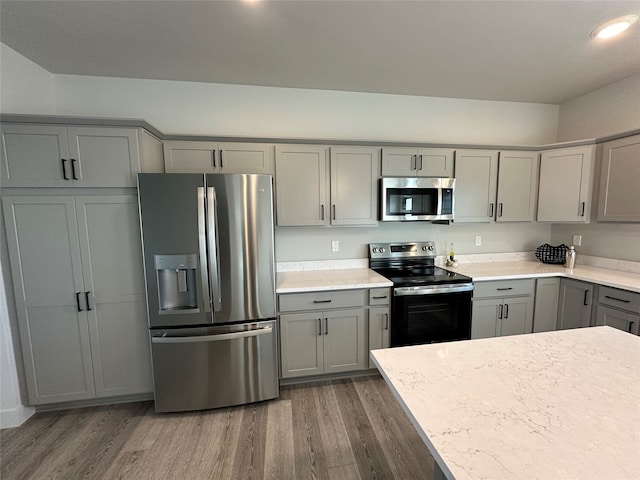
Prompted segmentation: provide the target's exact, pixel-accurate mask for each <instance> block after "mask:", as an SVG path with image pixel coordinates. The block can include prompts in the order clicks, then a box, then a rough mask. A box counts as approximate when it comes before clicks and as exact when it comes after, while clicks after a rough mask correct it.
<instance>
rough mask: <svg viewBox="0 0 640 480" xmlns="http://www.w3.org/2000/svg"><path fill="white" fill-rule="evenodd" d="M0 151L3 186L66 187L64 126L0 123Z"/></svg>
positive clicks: (66, 157) (65, 134)
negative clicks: (0, 124) (0, 137)
mask: <svg viewBox="0 0 640 480" xmlns="http://www.w3.org/2000/svg"><path fill="white" fill-rule="evenodd" d="M0 150H1V152H2V167H1V168H0V172H1V174H2V186H3V187H68V186H70V183H71V169H70V168H71V166H70V162H69V141H68V139H67V129H66V128H65V127H56V126H50V125H2V148H1V149H0ZM65 176H66V177H67V179H66V180H65V179H64V177H65Z"/></svg>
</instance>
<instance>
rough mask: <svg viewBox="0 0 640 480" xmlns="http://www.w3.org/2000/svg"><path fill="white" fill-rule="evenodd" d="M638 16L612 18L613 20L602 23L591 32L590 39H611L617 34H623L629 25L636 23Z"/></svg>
mask: <svg viewBox="0 0 640 480" xmlns="http://www.w3.org/2000/svg"><path fill="white" fill-rule="evenodd" d="M637 20H638V15H625V16H624V17H618V18H614V19H613V20H610V21H608V22H607V23H603V24H602V25H600V26H599V27H598V28H596V29H595V30H594V31H593V32H591V38H611V37H614V36H616V35H618V34H619V33H622V32H624V31H625V30H626V29H627V28H629V27H630V26H631V25H633V24H634V23H636V21H637Z"/></svg>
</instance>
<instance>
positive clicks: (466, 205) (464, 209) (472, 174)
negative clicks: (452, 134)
mask: <svg viewBox="0 0 640 480" xmlns="http://www.w3.org/2000/svg"><path fill="white" fill-rule="evenodd" d="M455 157H456V158H455V178H456V187H455V188H456V189H455V207H454V208H455V210H454V215H455V217H454V218H455V222H456V223H465V222H491V221H492V220H493V218H494V217H495V212H496V204H495V201H496V189H497V176H498V175H497V174H498V152H497V151H490V150H456V155H455Z"/></svg>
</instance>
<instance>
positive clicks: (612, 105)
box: [551, 75, 640, 262]
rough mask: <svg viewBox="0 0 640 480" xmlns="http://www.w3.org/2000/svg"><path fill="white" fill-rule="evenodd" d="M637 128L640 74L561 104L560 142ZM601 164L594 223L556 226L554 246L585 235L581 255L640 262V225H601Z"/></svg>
mask: <svg viewBox="0 0 640 480" xmlns="http://www.w3.org/2000/svg"><path fill="white" fill-rule="evenodd" d="M636 129H640V75H635V76H633V77H630V78H627V79H625V80H622V81H620V82H616V83H613V84H611V85H608V86H606V87H603V88H601V89H599V90H595V91H594V92H591V93H588V94H587V95H583V96H581V97H578V98H575V99H573V100H571V101H569V102H567V103H564V104H562V105H560V124H559V128H558V130H559V140H560V141H564V140H574V139H577V138H593V137H603V136H607V135H610V134H613V133H620V132H626V131H631V130H636ZM598 151H600V149H599V150H598ZM638 161H639V162H640V159H638ZM601 165H602V162H601V159H600V158H599V156H598V158H597V160H596V162H595V175H594V185H593V194H594V201H593V212H592V216H591V223H589V224H587V225H566V224H565V225H559V224H558V225H553V226H552V228H551V241H552V243H553V244H554V245H557V244H560V243H566V244H567V245H569V244H570V243H571V241H572V238H573V235H582V237H583V238H582V246H581V247H576V250H577V251H578V254H579V255H580V254H584V255H593V256H597V257H609V258H617V259H621V260H632V261H636V262H640V224H638V223H612V222H603V223H598V222H597V220H596V217H595V214H596V212H597V209H598V192H599V184H600V167H601ZM578 262H579V260H578Z"/></svg>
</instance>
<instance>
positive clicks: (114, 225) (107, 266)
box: [3, 196, 152, 405]
mask: <svg viewBox="0 0 640 480" xmlns="http://www.w3.org/2000/svg"><path fill="white" fill-rule="evenodd" d="M3 211H4V219H5V227H6V231H7V241H8V247H9V254H10V260H11V269H12V276H13V285H14V292H15V300H16V307H17V312H18V327H19V333H20V341H21V345H22V351H23V360H24V366H25V375H26V379H27V392H28V398H29V403H30V404H32V405H38V404H46V403H57V402H66V401H73V400H83V399H88V398H94V397H111V396H120V395H130V394H138V393H149V392H151V391H152V383H151V368H150V356H149V341H148V337H147V324H146V314H145V303H144V277H143V275H142V269H141V266H142V258H141V252H140V241H139V227H138V225H139V222H138V216H137V200H136V197H135V196H108V197H102V196H84V197H81V196H78V197H72V196H28V197H23V196H5V197H3Z"/></svg>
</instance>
